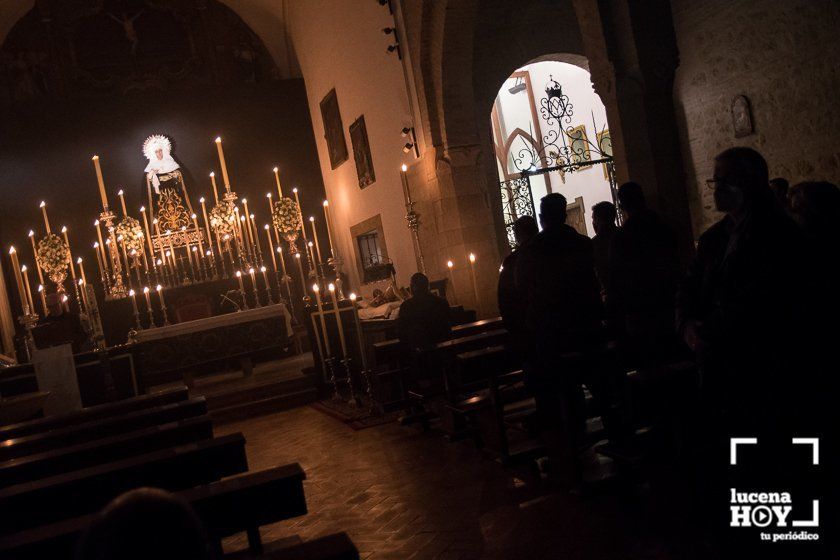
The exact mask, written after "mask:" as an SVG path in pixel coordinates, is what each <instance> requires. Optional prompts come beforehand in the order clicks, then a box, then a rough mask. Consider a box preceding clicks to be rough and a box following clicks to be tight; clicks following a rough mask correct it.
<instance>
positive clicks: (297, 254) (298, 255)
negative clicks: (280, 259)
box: [278, 251, 300, 260]
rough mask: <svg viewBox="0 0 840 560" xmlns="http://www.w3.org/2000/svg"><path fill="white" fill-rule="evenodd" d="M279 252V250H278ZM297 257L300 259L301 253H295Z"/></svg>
mask: <svg viewBox="0 0 840 560" xmlns="http://www.w3.org/2000/svg"><path fill="white" fill-rule="evenodd" d="M278 252H279V251H278ZM295 258H296V259H298V260H300V253H295Z"/></svg>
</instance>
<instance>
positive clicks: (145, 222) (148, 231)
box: [140, 206, 157, 272]
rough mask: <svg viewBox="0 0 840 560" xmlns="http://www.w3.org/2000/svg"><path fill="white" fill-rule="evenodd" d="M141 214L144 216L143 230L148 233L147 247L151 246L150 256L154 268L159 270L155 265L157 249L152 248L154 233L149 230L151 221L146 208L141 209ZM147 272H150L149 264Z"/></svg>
mask: <svg viewBox="0 0 840 560" xmlns="http://www.w3.org/2000/svg"><path fill="white" fill-rule="evenodd" d="M140 214H142V215H143V229H144V231H145V232H146V241H147V245H148V246H149V256H150V257H151V259H152V268H154V269H155V270H157V266H156V265H155V249H154V247H153V246H152V232H151V231H150V230H149V219H148V218H147V217H146V207H145V206H141V207H140ZM146 272H149V264H148V262H147V263H146Z"/></svg>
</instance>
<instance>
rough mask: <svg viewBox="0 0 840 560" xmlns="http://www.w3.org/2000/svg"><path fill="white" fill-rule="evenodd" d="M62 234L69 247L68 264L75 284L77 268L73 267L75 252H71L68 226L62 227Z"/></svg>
mask: <svg viewBox="0 0 840 560" xmlns="http://www.w3.org/2000/svg"><path fill="white" fill-rule="evenodd" d="M61 234H62V235H63V236H64V244H65V245H67V256H68V258H69V261H68V264H69V265H70V277H71V278H72V279H73V282H75V281H76V267H75V266H73V252H72V251H71V250H70V240H69V239H67V226H61Z"/></svg>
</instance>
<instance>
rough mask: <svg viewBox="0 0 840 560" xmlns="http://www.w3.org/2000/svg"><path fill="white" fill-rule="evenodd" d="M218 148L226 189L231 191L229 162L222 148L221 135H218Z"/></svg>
mask: <svg viewBox="0 0 840 560" xmlns="http://www.w3.org/2000/svg"><path fill="white" fill-rule="evenodd" d="M216 149H217V150H218V151H219V163H220V164H221V166H222V180H223V181H224V182H225V190H227V192H230V180H229V179H228V172H227V164H226V163H225V152H224V150H223V149H222V138H221V136H217V137H216Z"/></svg>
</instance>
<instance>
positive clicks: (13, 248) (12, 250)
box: [9, 245, 17, 255]
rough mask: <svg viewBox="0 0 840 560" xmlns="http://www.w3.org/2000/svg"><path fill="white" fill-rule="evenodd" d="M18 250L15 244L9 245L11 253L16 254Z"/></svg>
mask: <svg viewBox="0 0 840 560" xmlns="http://www.w3.org/2000/svg"><path fill="white" fill-rule="evenodd" d="M16 252H17V251H15V246H14V245H12V246H11V247H9V254H10V255H14V254H15V253H16Z"/></svg>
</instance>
